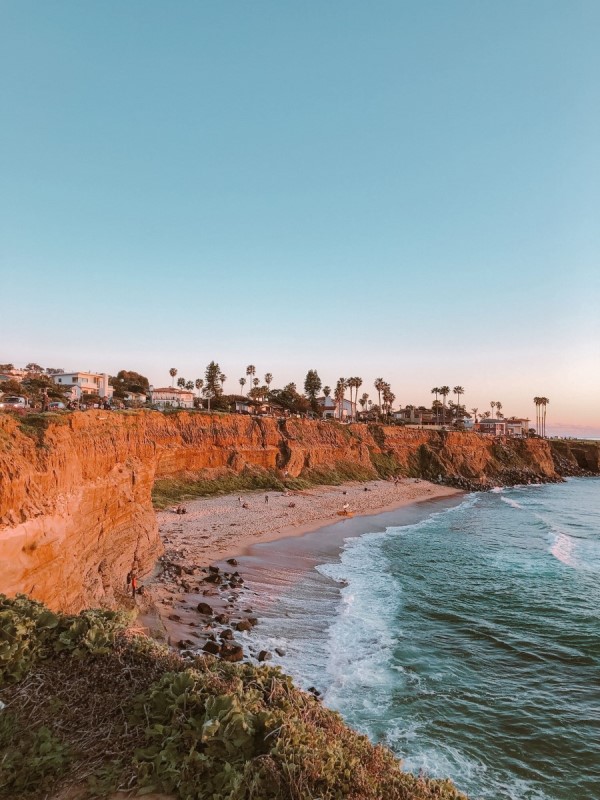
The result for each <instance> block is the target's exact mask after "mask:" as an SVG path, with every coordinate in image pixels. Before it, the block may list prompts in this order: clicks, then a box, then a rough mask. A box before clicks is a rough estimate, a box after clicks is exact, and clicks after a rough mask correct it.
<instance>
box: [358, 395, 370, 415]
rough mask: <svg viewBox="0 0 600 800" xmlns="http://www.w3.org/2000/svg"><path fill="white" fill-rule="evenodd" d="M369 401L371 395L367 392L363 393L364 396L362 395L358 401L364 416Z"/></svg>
mask: <svg viewBox="0 0 600 800" xmlns="http://www.w3.org/2000/svg"><path fill="white" fill-rule="evenodd" d="M368 399H369V395H368V394H367V393H366V392H363V394H362V395H361V398H360V400H359V401H358V402H359V403H360V407H361V409H362V412H363V414H364V413H365V406H366V405H367V401H368Z"/></svg>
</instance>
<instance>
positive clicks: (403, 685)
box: [256, 478, 600, 800]
mask: <svg viewBox="0 0 600 800" xmlns="http://www.w3.org/2000/svg"><path fill="white" fill-rule="evenodd" d="M373 530H376V527H375V526H374V527H373ZM312 573H313V574H312V576H311V574H310V573H309V574H307V575H305V576H304V577H302V578H301V579H298V580H296V581H294V582H293V584H292V585H290V586H289V587H288V588H287V590H286V591H285V592H284V593H283V594H284V595H285V596H282V597H280V598H279V600H280V602H278V603H277V604H276V605H277V609H278V611H277V612H276V613H273V614H272V615H271V618H270V619H266V621H265V624H264V625H263V624H262V623H261V625H260V626H259V627H258V628H257V629H256V635H257V636H259V637H262V638H263V639H264V642H265V644H267V645H268V646H271V647H273V646H274V645H276V644H277V642H278V641H279V643H280V644H281V647H282V652H283V651H285V655H284V656H283V657H282V658H281V659H277V660H278V663H281V665H282V666H283V668H284V669H286V670H287V671H289V672H291V673H292V674H293V675H294V676H295V677H296V678H297V679H298V680H299V681H300V682H301V683H303V684H304V685H305V686H307V685H310V684H313V685H315V686H317V687H318V688H319V689H320V690H321V691H322V692H323V695H324V701H325V703H326V704H327V705H328V706H330V707H332V708H335V709H337V710H339V711H340V712H341V714H342V715H343V716H344V718H345V719H346V720H347V721H348V722H349V723H350V724H351V725H353V726H354V727H355V728H357V729H358V730H360V731H362V732H364V733H366V734H368V735H369V736H370V737H371V738H372V740H373V741H382V742H384V743H386V744H387V745H388V746H390V747H391V748H392V749H393V750H394V751H395V752H396V753H397V754H398V755H399V756H401V757H402V758H403V759H404V764H405V766H406V768H408V769H410V770H411V771H414V772H419V771H421V770H422V771H424V772H426V773H427V774H429V775H432V776H449V777H451V778H452V779H453V780H454V781H455V783H456V784H457V785H458V787H459V788H461V789H462V790H463V791H465V792H467V793H468V794H469V795H470V796H471V797H473V798H482V799H485V800H501V799H504V798H509V799H510V800H513V799H514V800H517V798H518V800H598V798H600V479H594V478H590V479H575V480H569V481H567V482H566V483H563V484H556V485H544V486H531V487H523V488H518V487H517V488H506V489H504V488H498V489H496V490H494V491H492V492H489V493H481V494H472V495H467V496H466V497H465V498H464V499H463V500H462V502H460V504H458V505H454V506H453V507H445V508H444V507H442V508H441V509H437V510H434V511H433V513H428V515H427V516H425V517H424V518H422V519H420V520H418V521H416V522H409V524H403V525H398V526H391V527H387V528H386V529H384V530H376V532H374V533H366V534H364V535H362V536H359V537H356V538H349V539H347V541H346V542H345V545H344V547H343V550H342V552H341V556H340V558H336V559H334V560H328V561H327V563H324V564H320V565H318V566H317V567H316V571H315V570H312ZM311 604H312V605H311ZM311 609H312V612H314V613H310V612H311ZM307 612H309V613H307ZM300 620H302V622H301V624H300ZM310 620H314V622H310ZM311 626H312V627H311ZM261 628H262V630H260V629H261Z"/></svg>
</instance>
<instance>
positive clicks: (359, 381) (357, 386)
mask: <svg viewBox="0 0 600 800" xmlns="http://www.w3.org/2000/svg"><path fill="white" fill-rule="evenodd" d="M361 386H362V378H358V377H357V378H354V409H356V406H357V405H358V390H359V389H360V387H361Z"/></svg>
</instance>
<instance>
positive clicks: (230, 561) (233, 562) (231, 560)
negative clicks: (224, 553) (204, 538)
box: [227, 558, 238, 567]
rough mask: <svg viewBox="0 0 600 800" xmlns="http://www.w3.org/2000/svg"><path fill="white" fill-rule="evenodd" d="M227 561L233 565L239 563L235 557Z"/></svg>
mask: <svg viewBox="0 0 600 800" xmlns="http://www.w3.org/2000/svg"><path fill="white" fill-rule="evenodd" d="M227 563H228V564H231V566H232V567H237V564H238V562H237V561H236V559H235V558H228V559H227Z"/></svg>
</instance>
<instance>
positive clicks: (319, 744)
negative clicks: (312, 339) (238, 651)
mask: <svg viewBox="0 0 600 800" xmlns="http://www.w3.org/2000/svg"><path fill="white" fill-rule="evenodd" d="M126 624H127V617H126V616H124V615H122V614H117V613H114V612H108V611H86V612H83V613H82V614H80V615H78V616H65V615H60V614H55V613H53V612H51V611H49V610H48V609H47V608H45V607H44V606H43V605H41V604H40V603H36V602H34V601H31V600H28V599H27V598H25V597H22V596H20V597H18V598H16V599H14V600H9V599H7V598H6V597H4V596H3V595H0V699H1V700H2V703H3V704H4V707H2V708H1V710H0V797H3V798H11V799H14V800H19V799H21V798H22V799H23V800H26V799H28V798H39V797H41V796H42V795H43V796H45V797H52V795H53V793H54V792H56V791H58V790H59V789H61V788H63V787H65V786H68V785H75V786H77V787H80V794H77V795H71V797H74V796H77V797H78V798H79V797H81V798H83V797H102V796H108V795H109V794H110V793H111V792H112V791H114V790H116V789H121V790H127V791H130V792H131V793H132V796H135V795H136V794H138V793H139V794H143V793H145V792H148V791H151V790H152V789H155V790H157V791H162V792H168V793H169V794H170V795H172V796H173V797H174V798H180V800H205V799H206V800H209V799H210V800H251V798H254V799H255V800H275V799H276V798H278V799H279V800H303V799H304V798H306V799H307V800H308V799H309V798H314V800H317V798H319V800H376V799H377V800H378V799H379V798H389V799H390V800H396V799H397V800H433V798H437V799H438V800H460V798H464V796H463V795H461V794H460V793H459V792H458V791H457V790H456V789H455V788H454V786H453V785H452V784H451V783H450V782H448V781H433V780H427V779H425V778H422V777H421V778H417V777H415V776H413V775H410V774H408V773H405V772H403V771H402V770H401V769H400V764H399V762H398V761H397V760H396V759H395V758H394V757H393V756H392V754H391V753H390V752H389V751H388V750H386V749H385V748H383V747H381V746H377V747H375V746H373V745H372V744H371V743H370V742H369V741H368V740H367V739H366V737H364V736H360V735H359V734H357V733H355V732H354V731H352V730H350V729H349V728H347V727H346V726H345V725H344V723H343V722H342V720H341V718H340V717H339V716H338V715H337V714H335V713H334V712H332V711H329V710H327V709H326V708H323V706H322V705H321V704H320V703H319V702H318V701H317V700H316V699H315V698H314V697H313V696H312V695H310V694H307V693H305V692H302V691H300V690H298V689H296V688H295V687H294V686H293V684H292V682H291V680H290V679H289V678H288V677H286V676H284V675H283V674H282V673H281V672H280V671H279V670H278V669H274V668H269V667H265V666H262V667H254V666H251V665H249V664H242V665H234V664H227V663H223V662H218V661H215V660H213V659H211V658H210V657H190V658H189V659H187V660H185V659H183V658H182V657H180V656H179V655H177V654H175V653H172V652H170V651H169V650H167V649H166V648H162V647H160V646H159V645H157V644H155V643H153V642H152V641H150V640H148V639H147V638H145V637H136V636H133V635H132V634H131V633H130V632H128V631H127V630H126V627H125V626H126Z"/></svg>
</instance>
